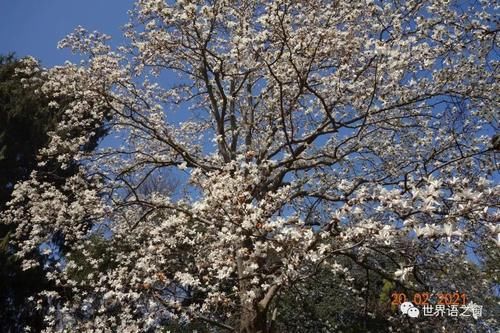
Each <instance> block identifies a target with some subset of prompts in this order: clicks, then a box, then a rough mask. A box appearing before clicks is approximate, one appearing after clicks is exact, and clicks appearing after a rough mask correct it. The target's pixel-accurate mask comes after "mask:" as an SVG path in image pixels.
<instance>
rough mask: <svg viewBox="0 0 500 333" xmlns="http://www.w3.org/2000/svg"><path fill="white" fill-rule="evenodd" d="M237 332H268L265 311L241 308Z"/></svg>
mask: <svg viewBox="0 0 500 333" xmlns="http://www.w3.org/2000/svg"><path fill="white" fill-rule="evenodd" d="M239 333H270V332H268V325H267V316H266V313H265V312H262V311H259V310H257V309H249V308H246V309H243V313H242V316H241V320H240V330H239Z"/></svg>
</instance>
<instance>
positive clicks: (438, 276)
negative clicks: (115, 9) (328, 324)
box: [3, 0, 500, 333]
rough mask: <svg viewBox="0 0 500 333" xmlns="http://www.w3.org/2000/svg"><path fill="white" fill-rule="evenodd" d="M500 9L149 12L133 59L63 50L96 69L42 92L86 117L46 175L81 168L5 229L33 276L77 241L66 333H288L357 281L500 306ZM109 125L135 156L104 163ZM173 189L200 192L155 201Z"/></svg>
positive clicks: (123, 51) (60, 297)
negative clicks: (311, 296)
mask: <svg viewBox="0 0 500 333" xmlns="http://www.w3.org/2000/svg"><path fill="white" fill-rule="evenodd" d="M495 10H496V8H495V7H494V5H493V4H489V2H488V1H479V2H469V1H442V0H441V1H424V0H414V1H403V2H399V1H384V2H379V1H370V0H367V1H352V2H350V1H322V0H314V1H281V0H280V1H270V2H269V1H246V0H242V1H218V0H215V1H203V0H198V1H194V0H182V1H177V2H175V4H171V3H170V2H166V1H162V0H138V1H137V2H136V5H135V8H134V10H132V11H131V22H130V23H129V24H128V25H126V26H125V37H126V39H127V41H128V43H126V44H125V45H123V46H120V47H118V48H117V49H115V50H114V49H112V48H111V47H110V46H108V44H107V40H108V39H109V37H108V36H106V35H103V34H99V33H88V32H87V31H85V30H84V29H83V28H78V29H76V31H75V32H74V33H72V34H70V35H68V36H67V37H66V38H65V39H64V40H63V41H61V43H60V46H61V47H68V48H70V49H72V50H73V51H74V52H78V53H80V54H82V55H83V57H84V60H82V62H81V63H80V64H72V63H67V64H66V65H64V66H60V67H54V68H52V69H50V70H49V71H47V72H46V73H44V75H45V77H44V79H45V80H46V81H45V83H44V84H43V86H42V88H41V89H40V91H41V93H43V94H47V95H49V96H56V97H61V96H64V97H69V98H70V100H71V101H72V102H71V104H70V105H69V106H68V107H67V110H66V112H65V118H64V120H63V121H62V122H61V123H60V124H59V126H58V128H57V130H56V131H54V132H53V133H51V142H50V144H49V145H48V146H47V147H46V148H45V149H43V150H42V151H41V153H40V154H41V159H40V164H41V165H42V166H43V165H45V164H46V163H49V162H51V161H56V162H57V165H58V168H62V169H64V168H65V167H66V166H67V165H70V164H71V163H74V161H78V163H79V165H80V170H79V172H78V173H76V174H75V175H74V176H72V177H70V178H68V179H66V180H65V183H64V186H59V187H56V186H54V185H53V184H52V180H51V178H50V177H46V176H45V175H44V174H40V173H38V172H34V173H33V174H32V176H31V179H30V180H28V181H26V182H23V183H20V184H18V185H17V186H16V189H15V192H14V199H13V200H12V201H11V203H10V210H9V211H8V213H7V214H6V215H5V217H3V221H4V223H13V224H15V225H17V231H16V234H15V237H16V241H15V243H14V244H13V245H14V246H15V247H16V249H17V252H18V255H19V256H20V257H21V258H22V257H23V256H24V255H25V254H26V253H29V252H30V251H33V250H34V249H36V248H37V247H39V246H40V244H42V243H44V242H46V241H47V240H48V239H49V237H50V236H51V235H52V234H54V233H56V232H57V233H62V234H64V237H65V240H66V242H70V243H71V244H72V247H71V248H72V249H74V251H78V254H79V255H78V260H76V259H73V258H74V257H75V253H76V252H74V253H71V252H70V253H67V254H65V256H64V260H61V261H60V262H58V263H57V264H56V265H55V266H54V267H52V269H50V270H48V272H47V274H48V276H49V278H51V279H53V280H54V281H56V283H57V284H58V285H59V286H60V289H59V291H58V292H55V291H50V290H47V291H46V292H45V293H44V294H43V295H42V296H44V297H46V301H48V302H49V304H52V306H50V307H49V308H48V311H47V316H46V321H47V325H48V328H47V331H64V330H65V331H74V330H78V331H86V330H88V331H99V330H100V331H109V330H111V331H119V332H137V331H148V330H156V329H158V328H160V327H161V326H162V325H164V324H165V323H167V322H169V321H171V320H173V319H176V320H178V321H180V322H187V321H190V320H197V321H202V322H205V323H206V324H207V325H209V326H211V327H213V329H214V330H229V331H237V332H246V333H250V332H271V331H273V330H276V326H275V319H276V317H277V315H278V314H277V310H276V309H278V308H279V305H280V300H281V299H282V297H281V296H282V295H284V294H285V293H289V292H291V290H292V289H291V288H292V287H293V286H295V285H298V284H301V285H302V286H303V281H306V280H307V279H310V278H312V277H314V276H315V275H316V274H318V272H322V274H324V272H325V271H327V272H330V274H332V276H337V278H336V279H337V280H340V281H342V283H339V288H344V290H345V294H346V295H349V294H350V293H351V294H355V292H356V288H355V286H354V284H353V283H351V282H353V281H352V280H353V277H350V272H351V269H349V268H348V267H354V266H355V267H358V268H359V269H362V270H365V271H367V272H370V273H371V274H374V275H376V276H379V277H380V278H383V279H385V281H390V282H391V283H394V285H397V286H399V287H400V288H407V289H408V290H414V291H418V290H429V291H446V290H448V289H450V288H453V290H460V291H464V292H467V293H469V294H470V295H477V297H480V295H482V296H481V297H484V300H485V301H486V300H487V298H488V297H489V296H490V295H492V293H491V290H490V289H489V288H490V287H491V279H490V275H488V274H487V272H485V271H484V270H481V269H477V268H476V267H475V265H474V264H471V263H470V260H468V259H470V257H471V256H472V257H473V258H474V260H476V261H478V262H481V261H483V260H485V259H486V258H488V257H489V256H491V255H493V254H494V253H497V252H496V251H498V238H497V237H498V232H499V229H498V226H497V225H496V224H495V221H496V219H498V211H497V208H498V204H499V202H498V198H499V197H500V196H499V187H498V186H497V185H496V184H495V178H494V177H495V174H494V173H495V170H496V165H495V163H496V162H495V156H494V153H495V152H494V150H493V149H492V147H491V136H492V133H493V132H494V131H495V130H496V126H497V119H496V118H495V117H496V114H495V112H496V110H497V109H498V97H497V94H496V92H497V91H498V89H497V88H498V85H497V81H496V75H497V74H496V70H497V66H498V62H497V57H498V53H497V52H498V45H497V30H496V29H497V27H496V23H495V22H496V21H495V17H494V14H495ZM33 66H35V64H33V63H30V62H29V61H26V71H27V72H29V71H30V68H32V67H33ZM54 103H55V102H54ZM103 110H111V115H110V114H109V111H106V114H105V113H104V111H103ZM104 118H106V119H107V121H108V124H109V127H110V129H111V130H112V132H113V135H114V136H115V139H113V140H110V142H111V143H110V144H102V145H101V149H98V150H96V151H94V152H85V151H84V150H83V149H82V147H83V146H84V145H85V144H86V142H87V141H88V140H90V139H92V137H93V136H94V135H95V130H94V128H93V126H95V125H94V124H96V123H99V121H102V120H103V119H104ZM96 120H99V121H97V122H96ZM51 163H52V162H51ZM161 170H170V172H172V173H173V174H175V175H179V178H180V179H181V180H185V181H182V183H183V184H184V191H183V193H177V194H176V195H169V194H165V193H164V192H162V191H146V192H145V191H140V188H141V186H142V184H144V183H145V182H149V181H150V179H151V178H152V177H155V175H158V172H159V171H161ZM102 230H105V231H103V232H101V234H102V237H101V238H102V239H101V240H100V242H105V244H106V246H100V250H99V251H94V250H93V249H95V246H96V245H95V237H94V236H95V235H96V234H99V233H100V231H102ZM471 248H472V250H468V249H471ZM471 251H472V252H471ZM471 253H473V254H471ZM82 257H83V259H82ZM82 260H83V261H85V263H86V264H85V266H86V267H92V268H93V271H91V272H90V273H88V274H87V275H86V276H82V275H81V274H80V275H78V278H75V272H78V271H79V270H81V269H82ZM33 264H35V263H33V262H31V261H30V260H29V259H25V260H24V265H25V267H26V268H28V267H31V265H33ZM464 272H469V273H468V275H467V274H464ZM464 276H467V278H464ZM471 277H472V278H471ZM61 290H68V291H72V292H71V293H69V292H68V293H67V294H65V293H64V292H61ZM68 295H70V296H68ZM346 297H347V296H346ZM34 301H36V300H34ZM39 302H41V300H40V301H39ZM40 304H41V303H40ZM393 320H394V321H397V320H398V319H397V318H393ZM488 320H491V321H489V322H488ZM493 320H494V319H493V318H490V319H488V318H486V319H485V320H484V321H483V322H482V323H481V325H483V324H484V325H487V324H490V325H493V324H494V321H493ZM424 324H425V323H421V324H420V325H424ZM467 324H468V323H467V322H464V324H463V325H467ZM469 324H474V325H479V324H478V323H469Z"/></svg>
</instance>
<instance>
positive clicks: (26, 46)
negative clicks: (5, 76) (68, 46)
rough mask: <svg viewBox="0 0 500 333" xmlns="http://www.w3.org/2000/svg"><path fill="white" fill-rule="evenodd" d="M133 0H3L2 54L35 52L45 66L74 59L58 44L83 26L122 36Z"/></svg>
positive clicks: (0, 17) (0, 15) (0, 7)
mask: <svg viewBox="0 0 500 333" xmlns="http://www.w3.org/2000/svg"><path fill="white" fill-rule="evenodd" d="M132 4H133V0H0V54H6V53H9V52H15V53H16V54H17V56H18V57H22V56H26V55H32V56H34V57H35V58H37V59H39V60H41V61H42V64H43V66H44V67H49V66H53V65H58V64H62V63H63V62H64V61H65V60H68V59H69V58H71V55H70V53H69V52H67V51H63V50H58V49H57V43H58V42H59V40H61V39H62V38H63V37H64V36H65V35H66V34H68V33H69V32H71V31H73V29H74V28H75V27H76V26H78V25H81V26H83V27H84V28H86V29H87V30H90V31H94V30H98V31H100V32H103V33H106V34H108V35H111V36H112V37H113V39H114V40H117V39H118V40H119V39H120V37H121V30H120V28H121V26H123V25H124V24H125V23H127V20H128V14H127V11H128V10H129V9H131V8H132Z"/></svg>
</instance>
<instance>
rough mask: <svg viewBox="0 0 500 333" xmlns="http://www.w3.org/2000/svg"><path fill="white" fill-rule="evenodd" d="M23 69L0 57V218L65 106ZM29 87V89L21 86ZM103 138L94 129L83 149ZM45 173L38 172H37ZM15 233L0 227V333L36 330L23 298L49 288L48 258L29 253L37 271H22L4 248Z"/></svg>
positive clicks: (10, 227)
mask: <svg viewBox="0 0 500 333" xmlns="http://www.w3.org/2000/svg"><path fill="white" fill-rule="evenodd" d="M23 69H24V65H23V64H22V60H19V59H16V57H15V56H14V54H9V55H0V214H2V213H1V211H2V210H4V209H5V207H6V204H7V202H8V201H9V200H10V196H11V193H12V191H13V189H14V185H15V184H16V183H17V182H20V181H23V180H26V179H27V178H28V177H29V175H30V173H31V172H32V171H33V170H34V169H35V167H36V165H37V154H38V150H39V149H40V148H41V147H44V146H45V145H46V144H47V142H48V139H49V136H48V132H49V131H53V130H55V128H56V126H57V123H58V121H60V119H61V115H62V111H63V109H62V108H61V107H60V105H64V104H65V103H67V100H65V99H63V98H54V97H53V96H52V97H50V96H47V95H43V94H40V93H39V91H37V90H38V89H39V87H40V86H41V84H42V83H43V79H42V75H41V73H42V72H43V69H42V68H40V67H37V68H35V69H34V70H33V71H32V72H31V73H26V72H23ZM28 81H29V82H30V83H31V84H30V85H27V84H26V83H27V82H28ZM34 82H36V83H35V84H33V83H34ZM51 101H52V102H53V103H52V104H50V105H49V102H51ZM54 101H57V104H55V103H54ZM104 133H105V129H104V127H101V128H99V131H98V135H97V136H96V137H95V139H94V140H91V141H90V142H88V143H87V144H86V145H85V147H84V149H85V150H91V149H93V148H94V147H95V146H96V144H97V142H98V140H99V138H100V137H102V135H104ZM53 168H54V163H52V164H51V165H50V164H49V165H46V166H45V167H44V169H45V170H46V171H49V170H50V169H53ZM44 169H40V168H39V170H40V171H42V172H43V170H44ZM76 170H77V165H76V164H73V165H72V166H71V167H69V168H67V169H66V170H64V172H56V173H53V174H52V176H51V177H52V178H60V179H64V178H65V177H68V176H70V175H72V174H74V173H75V172H76ZM14 230H15V225H4V224H2V225H0V308H1V309H2V310H1V311H0V331H2V332H9V330H10V331H11V332H17V331H18V330H20V329H21V327H23V326H24V325H30V326H31V327H32V328H33V329H35V330H38V329H40V328H41V326H40V324H41V319H42V318H41V317H40V315H39V313H37V311H35V310H34V306H33V305H34V303H30V302H29V301H28V298H29V297H34V296H36V295H37V293H38V292H40V291H41V290H43V289H44V288H47V287H48V285H49V283H48V281H47V280H46V279H45V274H44V271H43V264H44V263H45V262H46V259H47V258H45V257H43V256H41V255H40V254H39V253H38V251H32V253H31V254H30V256H31V257H32V258H34V259H35V260H36V261H38V262H40V263H41V265H40V266H39V267H37V268H33V269H30V270H26V271H23V270H22V269H21V267H20V265H19V262H18V261H16V260H15V258H14V257H13V256H12V253H13V248H12V247H11V246H9V240H10V238H11V234H12V232H13V231H14ZM62 238H63V235H62V234H61V233H57V232H55V233H54V234H53V237H52V241H53V242H54V244H55V245H57V243H60V240H61V239H62Z"/></svg>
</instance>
